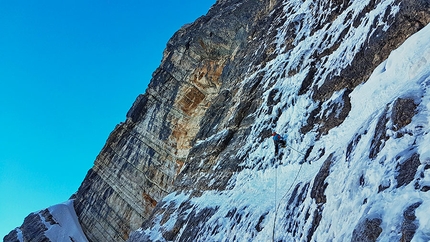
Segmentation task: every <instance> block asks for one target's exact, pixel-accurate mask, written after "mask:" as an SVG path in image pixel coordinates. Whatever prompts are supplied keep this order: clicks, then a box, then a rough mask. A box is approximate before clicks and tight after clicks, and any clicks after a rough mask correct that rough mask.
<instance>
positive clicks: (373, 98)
mask: <svg viewBox="0 0 430 242" xmlns="http://www.w3.org/2000/svg"><path fill="white" fill-rule="evenodd" d="M429 22H430V3H429V2H428V1H427V0H410V1H400V0H377V1H372V0H364V1H348V0H342V1H340V0H331V1H325V0H317V1H315V0H243V1H237V0H219V1H217V2H216V4H215V5H214V6H213V7H212V8H211V9H210V10H209V12H208V13H207V14H206V15H205V16H202V17H201V18H199V19H197V20H196V21H195V22H194V23H192V24H189V25H186V26H183V27H182V28H181V29H180V30H179V31H178V32H176V33H175V35H174V36H173V37H172V38H171V39H170V40H169V42H168V43H167V47H166V50H165V52H164V55H163V60H162V63H161V65H160V66H159V67H158V68H157V70H155V72H154V74H153V77H152V80H151V82H150V84H149V86H148V88H147V90H146V92H145V93H144V94H142V95H140V96H139V97H138V98H137V99H136V101H135V103H134V104H133V106H132V107H131V109H130V110H129V112H128V113H127V118H126V120H125V121H124V122H123V123H121V124H119V125H118V126H117V127H116V128H115V130H114V131H113V132H112V133H111V135H110V137H109V139H108V140H107V142H106V144H105V146H104V147H103V149H102V151H101V152H100V154H99V156H98V157H97V159H96V161H95V164H94V166H93V167H92V168H91V169H90V170H89V172H88V174H87V176H86V178H85V180H84V181H83V183H82V185H81V187H80V188H79V190H78V192H77V194H76V200H75V210H76V213H77V215H78V218H79V221H80V223H81V226H82V228H83V230H84V233H85V234H86V236H87V238H88V240H90V241H126V240H129V241H133V242H134V241H348V240H349V241H375V240H376V239H377V238H380V239H382V240H383V241H388V240H390V241H399V240H401V241H410V240H411V239H412V238H413V237H414V236H415V235H416V236H417V237H416V240H417V241H420V240H419V239H420V238H421V239H422V238H428V239H430V235H429V234H428V233H430V228H427V227H425V226H426V225H425V224H426V223H425V218H423V217H422V216H421V215H420V214H421V212H420V211H421V210H425V209H426V208H430V207H429V206H430V204H429V202H427V201H426V198H428V196H429V195H428V194H427V191H428V190H430V189H429V187H430V173H429V171H430V169H429V168H430V151H428V150H427V149H426V148H424V147H426V146H427V145H426V144H428V142H429V141H430V138H428V137H427V133H428V131H430V128H429V125H428V123H427V122H426V120H427V117H428V110H427V108H430V107H427V106H426V105H427V104H426V102H427V96H428V95H427V88H428V86H429V84H428V83H429V81H427V79H426V78H427V76H426V75H428V74H429V73H430V72H426V70H427V69H428V67H429V66H430V65H429V64H428V63H429V62H428V61H430V55H427V54H428V53H427V52H425V53H423V54H422V56H421V55H419V54H418V51H415V52H413V53H416V55H417V57H416V58H417V61H416V62H412V61H411V62H410V63H413V65H412V64H411V65H409V66H408V65H407V64H403V66H402V65H401V64H398V66H400V67H398V68H397V69H396V70H402V68H403V67H404V73H403V71H402V72H401V73H398V75H397V76H396V75H392V76H389V75H388V74H387V76H383V75H385V74H383V73H393V71H392V69H393V68H394V67H395V66H396V63H398V61H400V60H403V59H404V60H405V61H406V60H409V59H411V60H412V59H413V60H415V59H414V58H415V56H414V57H407V51H403V52H401V50H402V48H403V49H404V48H406V47H402V46H405V45H406V46H407V47H410V46H413V45H414V44H410V43H409V42H408V43H409V44H408V43H406V44H405V41H406V40H408V39H409V38H410V37H411V36H412V35H414V34H415V33H417V32H418V31H420V30H422V29H423V28H424V27H425V26H427V25H428V23H429ZM423 36H425V37H426V36H427V35H423ZM411 41H418V40H416V38H415V39H413V40H411ZM416 45H418V44H416ZM422 45H423V46H425V45H424V44H422ZM396 49H399V50H398V52H399V53H400V54H398V56H399V57H398V58H394V57H391V59H390V58H389V57H390V56H393V55H394V54H393V53H394V52H393V51H395V50H396ZM395 53H397V52H395ZM426 53H427V54H426ZM427 58H429V59H427ZM408 63H409V62H408ZM393 66H394V67H393ZM390 68H391V69H390ZM381 73H382V74H381ZM378 75H379V76H378ZM380 76H383V77H384V78H385V79H383V78H382V77H381V80H380V81H379V82H378V80H379V79H377V78H379V77H380ZM375 83H376V84H375ZM405 83H406V84H405ZM366 85H367V86H366ZM387 88H389V89H387ZM384 90H385V91H384ZM357 100H358V101H357ZM273 130H276V131H278V132H280V133H283V134H285V135H287V137H286V140H287V143H288V147H287V148H285V149H283V152H282V153H281V155H280V156H274V155H273V149H274V147H273V143H272V140H271V133H272V131H273ZM352 190H353V191H352ZM410 194H415V195H413V196H412V197H410V198H405V197H407V196H409V195H410ZM263 198H264V199H263ZM393 199H398V204H400V205H399V206H400V208H399V209H397V210H395V209H393V210H392V213H389V212H388V211H387V210H389V209H390V205H387V204H386V202H387V201H391V200H393ZM395 208H398V207H395ZM394 210H395V211H394ZM345 224H346V226H344V227H343V225H345ZM428 224H430V223H428ZM418 236H419V237H418ZM426 236H427V237H426ZM417 238H418V239H417Z"/></svg>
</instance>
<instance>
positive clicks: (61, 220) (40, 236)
mask: <svg viewBox="0 0 430 242" xmlns="http://www.w3.org/2000/svg"><path fill="white" fill-rule="evenodd" d="M3 241H4V242H20V241H21V242H22V241H24V242H30V241H31V242H36V241H43V242H50V241H52V242H54V241H55V242H69V241H72V242H73V241H79V242H87V241H88V240H87V239H86V238H85V235H84V234H83V232H82V228H81V226H80V225H79V223H78V218H77V217H76V213H75V211H74V209H73V200H69V201H67V202H65V203H62V204H57V205H54V206H51V207H49V208H47V209H44V210H41V211H38V212H35V213H31V214H30V215H28V216H27V217H26V218H25V219H24V223H23V224H22V226H21V227H19V228H16V229H14V230H12V231H11V232H10V233H9V234H8V235H6V236H5V237H4V238H3Z"/></svg>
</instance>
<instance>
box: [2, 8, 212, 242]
mask: <svg viewBox="0 0 430 242" xmlns="http://www.w3.org/2000/svg"><path fill="white" fill-rule="evenodd" d="M214 3H215V0H181V1H173V0H168V1H147V0H140V1H139V0H92V1H87V0H61V1H59V0H38V1H36V0H34V1H32V0H24V1H21V0H0V129H1V131H0V194H1V198H0V238H3V236H4V235H6V234H7V233H9V231H11V230H12V229H14V228H15V227H18V226H20V225H21V224H22V222H23V221H24V218H25V217H26V216H27V215H28V214H29V213H31V212H34V211H38V210H41V209H44V208H47V207H49V206H51V205H55V204H57V203H61V202H64V201H66V200H67V199H68V198H69V197H70V196H71V195H72V194H73V193H74V192H75V191H76V190H77V189H78V187H79V185H80V184H81V182H82V180H83V179H84V177H85V174H86V172H87V171H88V169H89V168H91V166H92V165H93V162H94V160H95V158H96V156H97V154H98V153H99V151H100V150H101V148H102V147H103V145H104V143H105V141H106V139H107V138H108V135H109V133H110V132H111V131H112V130H113V128H114V127H115V125H116V124H118V123H119V122H122V121H124V120H125V114H126V113H127V111H128V109H129V108H130V107H131V105H132V103H133V101H134V100H135V98H136V97H137V95H138V94H140V93H143V92H144V91H145V88H146V87H147V85H148V83H149V81H150V79H151V74H152V72H153V71H154V70H155V69H156V67H157V66H158V65H159V64H160V61H161V58H162V53H163V50H164V48H165V46H166V43H167V41H168V39H169V38H170V37H171V36H172V35H173V33H174V32H175V31H177V30H178V29H179V28H180V27H181V26H182V25H184V24H186V23H190V22H193V21H194V20H195V19H197V18H198V17H199V16H201V15H204V14H206V13H207V11H208V10H209V8H210V6H211V5H212V4H214Z"/></svg>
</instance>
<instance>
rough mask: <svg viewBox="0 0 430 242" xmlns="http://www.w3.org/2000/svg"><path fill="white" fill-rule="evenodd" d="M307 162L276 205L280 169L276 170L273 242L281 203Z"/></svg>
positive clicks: (301, 165)
mask: <svg viewBox="0 0 430 242" xmlns="http://www.w3.org/2000/svg"><path fill="white" fill-rule="evenodd" d="M286 146H288V147H290V148H291V149H292V150H294V151H296V152H297V153H299V154H302V155H304V156H306V155H305V154H304V153H302V152H300V151H298V150H297V149H294V148H293V147H291V146H289V145H286ZM304 163H305V162H303V163H302V164H300V168H299V171H297V174H296V177H294V180H293V182H292V183H291V185H290V187H289V188H288V190H287V191H286V192H285V194H284V195H283V196H282V197H281V199H280V200H279V204H276V198H277V194H278V188H277V186H278V169H276V174H275V207H276V208H275V218H274V219H273V231H272V242H274V241H275V231H276V217H277V215H278V210H279V207H280V205H281V201H282V200H283V199H284V198H285V197H286V196H287V194H288V192H289V191H290V190H291V188H292V187H293V185H294V183H295V182H296V180H297V177H298V176H299V173H300V171H301V170H302V167H303V164H304Z"/></svg>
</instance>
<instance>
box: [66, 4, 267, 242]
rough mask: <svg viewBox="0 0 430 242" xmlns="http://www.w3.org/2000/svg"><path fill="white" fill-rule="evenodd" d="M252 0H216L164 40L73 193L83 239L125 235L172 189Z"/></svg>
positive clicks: (243, 30) (253, 11) (215, 96)
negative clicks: (236, 0)
mask: <svg viewBox="0 0 430 242" xmlns="http://www.w3.org/2000/svg"><path fill="white" fill-rule="evenodd" d="M260 4H261V3H259V2H258V1H257V2H255V3H244V4H238V5H244V6H247V5H249V6H248V7H246V8H245V9H243V8H238V7H237V6H235V5H232V4H230V3H229V4H227V3H219V4H218V5H217V6H215V7H213V8H212V9H211V10H210V11H209V13H208V14H207V15H206V16H203V17H201V18H199V19H198V20H197V21H196V22H194V23H193V24H191V25H186V26H184V27H182V28H181V29H180V30H179V31H178V32H177V33H176V34H175V35H174V36H173V37H172V39H171V40H170V41H169V42H168V44H167V48H166V50H165V52H164V57H163V60H162V63H161V65H160V67H159V68H158V69H157V70H156V71H155V72H154V74H153V78H152V80H151V83H150V84H149V86H148V89H147V91H146V93H145V94H143V95H140V96H139V97H138V98H137V99H136V101H135V103H134V104H133V106H132V108H131V109H130V111H129V112H128V114H127V119H126V121H125V122H124V123H121V124H119V125H118V126H117V127H116V128H115V130H114V131H113V132H112V133H111V134H110V137H109V139H108V140H107V142H106V145H105V146H104V148H103V149H102V151H101V152H100V154H99V156H98V157H97V159H96V161H95V164H94V167H93V168H92V169H90V171H89V172H88V174H87V176H86V178H85V180H84V181H83V183H82V185H81V187H80V188H79V191H78V192H77V194H76V202H75V208H76V213H77V214H78V217H79V219H80V222H81V224H82V227H83V229H84V232H85V233H86V235H87V237H88V239H89V240H90V241H125V240H126V239H127V238H128V235H129V233H130V232H131V231H133V230H136V229H137V228H138V227H139V226H140V225H141V224H142V222H143V221H144V220H145V219H147V218H148V217H149V215H150V213H151V212H152V210H153V208H154V207H155V206H156V205H157V203H158V201H160V200H161V199H162V198H163V197H164V196H166V195H167V194H169V193H170V192H172V191H174V190H175V187H174V182H175V181H176V179H177V177H178V174H180V172H181V170H183V169H184V168H185V167H188V166H186V165H185V162H186V160H187V156H188V154H189V151H190V149H191V148H192V146H193V145H194V143H195V140H196V136H197V135H198V133H199V130H201V126H202V125H203V126H204V125H205V122H202V117H203V116H204V115H205V114H206V113H207V111H208V109H210V107H213V105H214V103H218V105H221V106H222V105H223V102H222V100H221V99H220V97H219V92H220V88H221V86H222V83H221V75H222V72H223V70H224V69H225V66H226V64H227V63H228V62H229V61H230V60H231V59H232V58H233V56H234V54H235V52H236V51H237V50H238V49H240V47H241V45H243V43H244V42H245V41H246V39H245V38H246V37H248V35H247V31H249V25H252V23H253V18H255V16H256V15H258V14H257V12H259V11H260V10H258V9H259V8H258V7H259V6H260ZM212 112H214V114H215V115H218V114H216V112H217V110H212ZM223 118H225V117H223ZM215 125H216V124H215ZM205 135H206V134H205Z"/></svg>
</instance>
